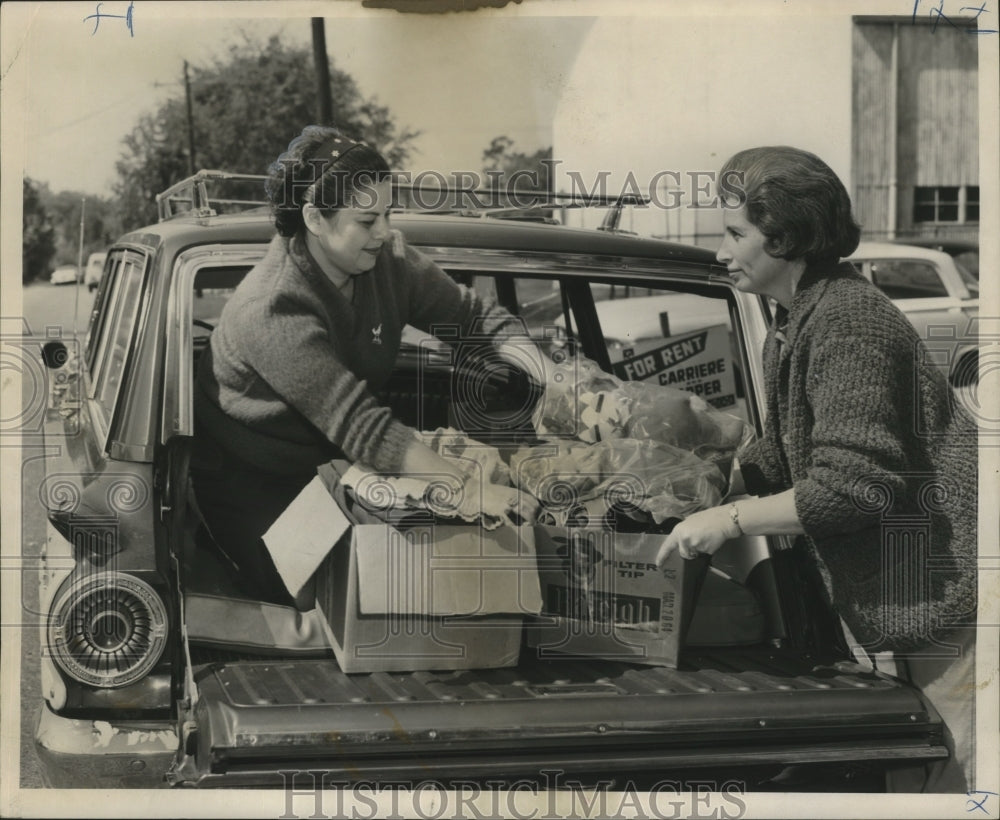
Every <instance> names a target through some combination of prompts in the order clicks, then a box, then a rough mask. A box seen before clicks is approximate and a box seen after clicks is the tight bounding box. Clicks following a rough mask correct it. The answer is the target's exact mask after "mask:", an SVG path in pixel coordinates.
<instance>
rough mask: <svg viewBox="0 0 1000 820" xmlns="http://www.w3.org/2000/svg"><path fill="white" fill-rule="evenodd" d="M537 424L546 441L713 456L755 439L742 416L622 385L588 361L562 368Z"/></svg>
mask: <svg viewBox="0 0 1000 820" xmlns="http://www.w3.org/2000/svg"><path fill="white" fill-rule="evenodd" d="M532 421H533V423H534V426H535V431H536V432H537V433H538V434H539V435H541V436H553V435H554V436H573V437H574V438H578V439H580V440H581V441H589V442H597V441H604V440H607V439H613V438H635V439H642V440H646V439H650V440H652V441H656V442H661V443H663V444H670V445H672V446H674V447H680V448H681V449H683V450H689V451H691V452H694V453H699V454H704V455H706V456H708V457H714V456H715V455H717V454H718V453H720V452H727V451H728V452H730V453H731V452H734V451H735V450H736V448H737V447H739V446H740V445H741V444H743V443H744V442H746V441H748V440H749V439H750V438H751V437H752V435H753V433H752V430H751V428H750V427H749V425H747V424H746V423H745V422H744V421H743V420H742V419H740V418H739V417H738V416H734V415H732V414H730V413H724V412H722V411H721V410H716V409H715V408H714V407H712V406H711V405H709V404H708V403H707V402H706V401H705V400H704V399H701V398H699V397H698V396H696V395H694V394H693V393H688V392H687V391H684V390H678V389H677V388H675V387H667V386H662V385H658V384H654V383H651V382H629V381H622V380H621V379H619V378H618V377H617V376H614V375H611V374H610V373H605V372H604V371H603V370H601V369H600V368H599V367H598V366H597V364H596V362H593V361H591V360H590V359H587V358H586V357H584V356H576V357H574V358H571V359H567V360H566V361H564V362H562V363H561V364H560V365H558V367H557V368H556V371H555V375H554V377H553V378H551V379H550V380H549V381H548V383H547V384H546V385H545V393H544V395H543V396H542V398H541V399H540V400H539V402H538V403H537V405H536V406H535V412H534V416H533V418H532Z"/></svg>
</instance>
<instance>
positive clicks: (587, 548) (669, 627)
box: [527, 526, 709, 668]
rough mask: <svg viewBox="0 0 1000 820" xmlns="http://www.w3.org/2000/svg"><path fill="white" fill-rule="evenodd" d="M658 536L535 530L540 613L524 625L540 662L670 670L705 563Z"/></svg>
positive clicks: (704, 559) (591, 530)
mask: <svg viewBox="0 0 1000 820" xmlns="http://www.w3.org/2000/svg"><path fill="white" fill-rule="evenodd" d="M665 538H666V536H665V535H662V534H647V533H642V534H636V533H616V532H614V531H612V530H607V529H597V528H586V529H584V528H575V527H548V526H537V527H535V549H536V553H537V555H538V574H539V578H540V581H541V588H542V614H541V616H539V617H538V618H537V619H535V621H534V622H533V623H530V624H528V626H527V639H528V644H529V646H532V647H534V648H535V651H536V652H537V653H538V656H539V657H542V658H546V657H557V656H563V655H566V654H573V655H587V656H589V657H599V658H605V659H608V660H617V661H626V662H630V663H643V664H650V665H655V666H669V667H672V668H676V667H677V658H678V655H679V653H680V648H681V645H682V643H683V639H684V634H685V632H686V630H687V627H688V625H689V624H690V621H691V616H692V615H693V613H694V605H695V602H696V600H697V597H698V591H699V588H700V585H701V582H702V581H703V580H704V577H705V573H706V572H707V570H708V565H709V559H708V557H707V556H702V557H699V558H696V559H692V560H690V561H686V560H684V559H683V558H681V557H680V556H679V555H678V554H677V553H674V554H673V555H672V556H671V557H670V559H669V560H668V562H667V564H666V566H665V567H664V568H663V569H658V568H657V567H656V564H655V560H656V554H657V552H658V551H659V548H660V545H661V544H662V543H663V540H664V539H665Z"/></svg>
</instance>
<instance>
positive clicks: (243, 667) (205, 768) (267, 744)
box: [169, 648, 947, 786]
mask: <svg viewBox="0 0 1000 820" xmlns="http://www.w3.org/2000/svg"><path fill="white" fill-rule="evenodd" d="M525 654H527V653H525ZM193 680H194V684H195V686H196V688H197V692H196V701H195V704H194V706H193V707H192V708H191V710H190V712H189V714H188V715H187V716H186V717H187V720H186V722H185V724H184V726H183V731H182V734H183V737H182V743H181V747H180V751H179V754H178V760H177V763H176V765H175V766H174V768H173V770H172V771H171V773H170V775H169V779H170V780H171V781H172V782H173V783H175V784H183V785H199V786H234V785H274V786H282V785H285V784H284V781H283V779H282V774H281V772H285V773H286V775H287V773H288V771H289V770H310V771H312V772H323V773H326V775H327V782H331V783H334V782H341V783H344V782H354V781H358V780H361V779H372V778H375V779H380V780H398V779H400V778H418V779H426V778H434V779H437V780H439V781H441V782H448V781H449V780H470V779H471V780H475V779H481V778H487V777H503V778H508V777H510V778H513V777H519V776H528V775H531V774H532V773H533V774H535V775H536V776H537V775H538V772H539V771H540V770H541V769H545V768H546V767H558V768H559V769H560V770H561V771H563V772H567V773H573V772H577V773H591V772H603V773H613V772H626V773H633V772H641V771H643V770H653V769H655V770H657V772H658V773H661V774H663V773H669V772H670V771H679V770H691V769H705V768H719V769H723V768H726V769H734V768H742V767H757V766H776V767H781V766H786V765H794V764H808V763H840V762H865V761H881V762H885V763H891V762H893V761H900V762H901V761H905V760H928V759H934V758H941V757H945V756H947V751H946V749H945V747H944V745H943V743H942V739H941V722H940V719H939V717H938V715H937V714H936V713H935V712H934V711H933V708H932V707H930V706H929V705H928V704H927V703H926V702H925V701H924V700H923V699H922V698H921V696H920V694H919V693H918V692H917V691H916V690H914V689H912V688H911V687H909V686H907V685H905V684H903V683H900V682H899V681H897V680H895V679H893V678H890V677H887V676H885V675H882V674H879V673H873V672H871V671H869V670H865V669H864V668H863V667H859V666H857V665H855V664H853V663H848V662H843V661H840V662H836V663H834V664H831V665H826V664H823V663H817V662H816V660H815V659H810V658H808V657H802V656H799V655H796V654H794V653H790V652H786V651H784V650H771V649H766V648H753V649H741V650H723V651H713V652H712V653H711V654H705V655H695V654H689V655H684V656H682V662H681V666H680V668H679V669H676V670H675V669H667V668H658V667H643V666H637V665H631V664H624V663H614V662H609V661H591V660H559V661H531V662H529V663H524V662H522V665H521V666H518V667H515V668H508V669H495V670H464V671H455V672H409V673H385V672H375V673H367V674H353V675H347V674H344V673H343V672H341V671H340V670H339V668H338V666H337V664H336V661H334V660H333V659H313V660H275V661H265V660H245V661H233V662H216V663H205V664H202V665H199V666H197V667H196V668H195V670H194V676H193Z"/></svg>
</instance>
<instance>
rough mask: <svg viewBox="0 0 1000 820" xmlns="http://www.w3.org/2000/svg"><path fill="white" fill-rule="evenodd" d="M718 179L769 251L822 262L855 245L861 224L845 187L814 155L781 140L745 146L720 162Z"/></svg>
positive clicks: (782, 256)
mask: <svg viewBox="0 0 1000 820" xmlns="http://www.w3.org/2000/svg"><path fill="white" fill-rule="evenodd" d="M719 182H720V190H723V191H725V192H726V193H727V194H729V195H734V196H735V198H736V203H735V206H736V207H740V206H742V207H745V208H746V217H747V221H748V222H750V224H752V225H754V226H755V227H756V228H757V229H758V230H759V231H760V232H761V233H762V234H764V237H765V239H766V242H765V245H764V248H765V250H766V251H767V252H768V253H769V254H771V256H775V257H778V258H779V259H789V260H791V259H804V260H805V261H806V263H808V264H815V263H828V262H836V261H838V260H839V259H842V258H844V257H845V256H850V255H851V254H852V253H853V252H854V251H855V250H856V249H857V247H858V242H859V241H860V239H861V226H860V225H858V223H857V221H855V219H854V216H853V214H852V212H851V198H850V196H849V195H848V193H847V189H846V188H844V185H843V183H842V182H841V181H840V179H839V178H838V177H837V175H836V174H835V173H834V172H833V171H832V170H831V168H830V166H829V165H827V164H826V163H825V162H823V160H821V159H820V158H819V157H817V156H816V155H815V154H811V153H809V152H808V151H803V150H801V149H799V148H790V147H788V146H785V145H778V146H763V147H760V148H748V149H747V150H745V151H740V152H739V153H737V154H735V155H733V156H732V157H731V158H730V159H729V160H727V161H726V163H725V165H723V166H722V170H721V172H720V173H719ZM725 204H726V207H734V203H733V202H732V200H727V202H726V203H725Z"/></svg>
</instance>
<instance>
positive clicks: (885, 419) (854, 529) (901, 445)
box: [740, 263, 978, 651]
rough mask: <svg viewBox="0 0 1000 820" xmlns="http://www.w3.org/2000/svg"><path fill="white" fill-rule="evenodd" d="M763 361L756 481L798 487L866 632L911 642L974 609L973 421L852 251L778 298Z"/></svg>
mask: <svg viewBox="0 0 1000 820" xmlns="http://www.w3.org/2000/svg"><path fill="white" fill-rule="evenodd" d="M782 337H784V339H785V341H782ZM764 373H765V387H766V393H767V422H766V424H765V429H764V434H763V436H762V437H761V438H760V439H759V440H758V441H756V442H754V443H752V444H751V445H749V446H748V447H747V448H746V449H745V450H744V451H743V453H742V454H741V456H740V465H741V468H742V471H743V474H744V478H745V481H746V484H747V489H748V491H749V492H751V493H753V494H758V495H764V494H768V493H774V492H780V491H782V490H786V489H788V488H790V487H794V488H795V505H796V511H797V513H798V517H799V520H800V521H801V522H802V525H803V527H804V529H805V532H806V536H807V537H806V539H804V540H805V544H806V549H808V550H809V551H810V553H811V554H812V556H813V559H814V560H815V561H816V563H817V565H818V568H819V570H820V573H821V575H822V577H823V579H824V582H825V585H826V587H827V592H828V594H829V595H830V596H831V599H832V603H833V605H834V606H835V607H836V608H837V610H838V612H839V613H840V614H841V616H842V617H843V618H844V620H845V621H846V622H847V624H848V626H849V627H850V628H851V631H852V632H853V633H854V635H855V637H856V638H857V639H858V640H859V641H860V642H861V643H862V644H864V645H866V646H867V647H869V648H870V649H872V650H873V651H878V650H882V649H896V650H905V649H909V648H915V647H916V646H919V645H925V644H926V643H928V642H929V635H930V633H931V631H934V630H940V629H941V628H942V627H946V626H947V625H948V624H951V623H955V622H956V621H958V620H966V619H969V618H974V613H975V603H976V526H977V522H976V512H977V486H978V485H977V477H978V476H977V470H978V451H977V438H976V434H977V430H976V425H975V423H974V422H973V420H972V418H971V416H970V415H969V414H968V413H967V412H966V411H965V410H964V409H963V408H961V407H960V406H959V405H958V403H957V402H956V401H955V399H954V397H953V395H952V391H951V388H950V387H949V385H948V383H947V380H946V378H945V376H944V375H943V373H942V372H941V371H940V370H939V369H938V368H936V367H934V366H933V365H932V364H930V363H929V362H928V357H927V351H926V349H925V348H924V347H923V344H922V343H921V342H920V339H919V337H918V335H917V333H916V331H915V330H914V328H913V326H912V325H911V324H910V322H909V321H908V320H907V319H906V317H905V316H904V315H903V314H902V313H901V312H900V311H899V310H898V309H897V308H896V306H895V305H893V304H892V302H891V301H889V299H887V298H886V297H885V296H884V295H883V294H882V293H881V291H879V290H878V289H877V288H876V287H875V286H874V285H872V284H871V283H870V282H868V281H867V280H866V279H864V277H862V276H861V275H860V274H858V273H857V272H856V271H855V270H854V268H853V267H852V266H851V265H850V264H848V263H841V264H840V265H836V266H826V267H817V268H810V269H808V270H807V271H806V272H805V274H804V275H803V277H802V279H801V281H800V283H799V286H798V289H797V291H796V293H795V297H794V299H793V302H792V305H791V307H790V309H789V310H788V311H787V312H786V311H785V310H784V309H782V308H779V309H778V312H777V315H776V317H775V322H774V324H773V325H772V328H771V330H770V332H769V333H768V337H767V341H766V343H765V347H764Z"/></svg>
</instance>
